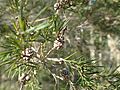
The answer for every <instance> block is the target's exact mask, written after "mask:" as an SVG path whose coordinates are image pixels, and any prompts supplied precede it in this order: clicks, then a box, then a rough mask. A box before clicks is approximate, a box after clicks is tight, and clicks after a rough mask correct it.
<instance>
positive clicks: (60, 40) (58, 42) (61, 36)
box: [54, 27, 67, 50]
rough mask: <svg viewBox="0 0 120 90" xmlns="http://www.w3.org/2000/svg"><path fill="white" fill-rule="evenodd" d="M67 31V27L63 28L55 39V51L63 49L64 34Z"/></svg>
mask: <svg viewBox="0 0 120 90" xmlns="http://www.w3.org/2000/svg"><path fill="white" fill-rule="evenodd" d="M66 30H67V27H64V28H63V29H62V30H61V31H60V32H59V33H58V35H57V39H56V40H55V41H54V48H56V49H57V50H58V49H60V48H61V47H63V45H64V33H65V31H66Z"/></svg>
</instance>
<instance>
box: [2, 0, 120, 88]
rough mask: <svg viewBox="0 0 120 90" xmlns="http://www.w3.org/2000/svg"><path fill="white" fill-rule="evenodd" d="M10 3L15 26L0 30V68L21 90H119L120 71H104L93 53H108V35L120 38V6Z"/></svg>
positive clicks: (72, 0)
mask: <svg viewBox="0 0 120 90" xmlns="http://www.w3.org/2000/svg"><path fill="white" fill-rule="evenodd" d="M6 2H9V3H8V4H6V5H8V6H6V9H8V11H9V12H10V16H9V19H8V20H9V22H10V24H8V23H2V25H1V26H2V28H1V31H0V33H1V36H2V37H1V40H0V42H1V44H0V48H1V51H0V68H1V72H2V74H5V75H7V76H8V77H9V78H11V79H12V80H13V81H14V80H15V81H16V82H17V81H18V84H17V85H18V86H19V89H20V90H23V89H26V90H81V89H83V90H119V88H120V86H119V83H120V78H119V76H120V73H119V72H118V69H119V66H117V67H116V68H115V66H113V67H111V68H110V69H109V67H105V66H106V65H104V64H101V61H99V58H98V57H97V58H96V59H92V57H91V56H90V55H91V53H90V50H88V49H91V48H92V44H94V46H95V47H96V49H98V50H99V51H100V49H102V50H103V49H104V48H107V40H106V36H105V34H108V33H112V34H115V35H119V24H120V23H119V21H120V20H119V11H120V10H119V8H118V7H119V1H117V0H109V1H106V0H105V1H102V0H68V1H66V2H65V1H64V0H63V2H62V3H60V2H57V1H56V2H55V1H54V0H53V1H51V0H50V1H49V0H34V1H32V0H8V1H6ZM48 2H49V4H48ZM53 4H54V5H53ZM55 4H56V5H58V6H55ZM53 6H54V7H53ZM54 9H55V10H54ZM106 10H108V12H106ZM6 12H7V11H6ZM0 14H2V13H0ZM11 15H12V16H11ZM1 17H2V15H1ZM2 18H4V17H2ZM10 18H12V19H10ZM80 23H81V24H82V26H81V25H80ZM77 28H78V30H79V31H78V32H77ZM91 28H92V29H91ZM93 28H94V29H95V31H94V32H92V30H93ZM101 32H102V33H104V35H103V37H102V38H105V40H104V41H103V42H101V41H100V34H101ZM91 33H92V34H91ZM3 34H4V35H3ZM67 34H68V35H67ZM68 37H69V38H70V39H71V40H70V39H69V38H68ZM64 38H65V40H64ZM74 38H75V39H74ZM93 39H94V40H93ZM92 40H93V41H94V43H92V42H93V41H92ZM76 42H77V43H76ZM87 45H88V46H87ZM102 47H104V48H102ZM96 52H98V51H97V50H96ZM97 55H98V53H96V56H97ZM114 68H115V69H114ZM2 69H3V70H2ZM3 72H4V73H3ZM1 89H4V88H1ZM17 89H18V88H17ZM6 90H7V88H6Z"/></svg>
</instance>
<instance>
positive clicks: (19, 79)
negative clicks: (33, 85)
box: [18, 73, 30, 90]
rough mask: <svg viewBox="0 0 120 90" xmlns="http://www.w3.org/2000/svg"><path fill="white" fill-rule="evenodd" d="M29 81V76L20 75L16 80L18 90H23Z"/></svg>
mask: <svg viewBox="0 0 120 90" xmlns="http://www.w3.org/2000/svg"><path fill="white" fill-rule="evenodd" d="M29 80H30V75H29V74H26V73H22V75H21V76H20V77H19V78H18V81H19V83H20V90H23V86H24V85H25V84H26V82H27V81H29Z"/></svg>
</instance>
